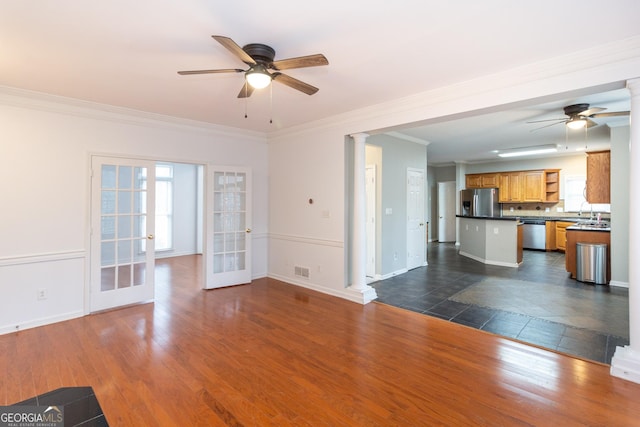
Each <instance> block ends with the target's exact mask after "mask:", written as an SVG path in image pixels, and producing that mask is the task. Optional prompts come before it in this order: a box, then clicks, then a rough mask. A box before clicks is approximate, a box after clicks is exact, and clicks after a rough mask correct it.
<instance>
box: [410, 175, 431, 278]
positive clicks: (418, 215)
mask: <svg viewBox="0 0 640 427" xmlns="http://www.w3.org/2000/svg"><path fill="white" fill-rule="evenodd" d="M426 239H427V236H426V235H425V226H424V171H423V170H420V169H411V168H409V169H407V269H408V270H411V269H412V268H416V267H420V266H423V265H426V257H425V246H426Z"/></svg>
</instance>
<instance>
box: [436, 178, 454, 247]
mask: <svg viewBox="0 0 640 427" xmlns="http://www.w3.org/2000/svg"><path fill="white" fill-rule="evenodd" d="M455 240H456V182H455V181H444V182H439V183H438V241H439V242H455Z"/></svg>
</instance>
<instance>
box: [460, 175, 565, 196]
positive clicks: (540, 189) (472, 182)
mask: <svg viewBox="0 0 640 427" xmlns="http://www.w3.org/2000/svg"><path fill="white" fill-rule="evenodd" d="M465 186H466V188H494V187H497V188H499V189H500V192H499V193H498V197H499V199H498V201H499V202H500V203H549V202H554V203H555V202H558V201H559V194H560V169H542V170H531V171H506V172H499V173H469V174H467V175H465Z"/></svg>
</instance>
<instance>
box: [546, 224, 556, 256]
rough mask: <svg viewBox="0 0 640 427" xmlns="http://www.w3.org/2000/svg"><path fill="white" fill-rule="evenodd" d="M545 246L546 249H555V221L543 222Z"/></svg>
mask: <svg viewBox="0 0 640 427" xmlns="http://www.w3.org/2000/svg"><path fill="white" fill-rule="evenodd" d="M544 231H545V247H544V249H545V250H546V251H555V250H556V248H557V246H556V221H546V222H545V228H544Z"/></svg>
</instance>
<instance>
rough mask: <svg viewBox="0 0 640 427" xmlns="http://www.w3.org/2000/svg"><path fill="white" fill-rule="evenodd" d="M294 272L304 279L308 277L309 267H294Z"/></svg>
mask: <svg viewBox="0 0 640 427" xmlns="http://www.w3.org/2000/svg"><path fill="white" fill-rule="evenodd" d="M294 274H295V275H296V276H298V277H304V278H305V279H308V278H309V269H308V268H307V267H298V266H295V267H294Z"/></svg>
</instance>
